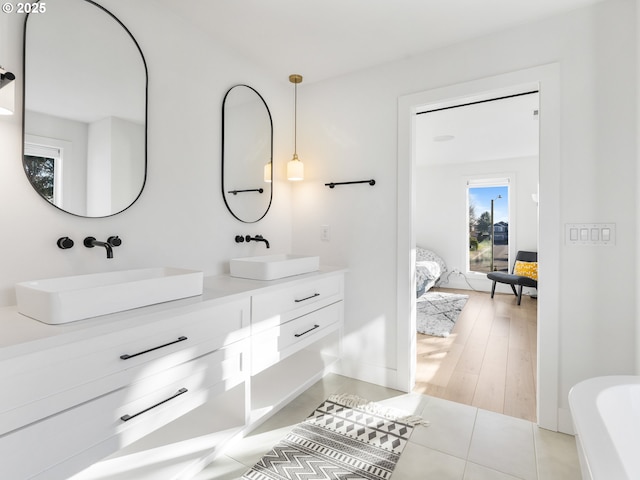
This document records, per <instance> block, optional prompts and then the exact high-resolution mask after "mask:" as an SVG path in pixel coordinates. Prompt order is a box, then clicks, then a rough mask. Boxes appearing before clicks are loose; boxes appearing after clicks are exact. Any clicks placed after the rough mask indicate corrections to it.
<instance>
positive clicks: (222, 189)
mask: <svg viewBox="0 0 640 480" xmlns="http://www.w3.org/2000/svg"><path fill="white" fill-rule="evenodd" d="M236 87H246V88H248V89H250V90H252V91H253V92H254V93H255V94H256V95H257V96H258V98H259V99H260V100H261V101H262V103H263V104H264V108H265V109H266V110H267V115H268V116H269V127H270V129H271V133H270V138H269V140H270V142H269V143H270V145H269V147H270V151H269V164H270V165H271V188H270V189H269V192H270V195H269V205H267V208H266V209H265V212H264V213H263V214H262V216H261V217H260V218H258V219H257V220H243V219H241V218H240V217H238V216H237V215H236V214H235V213H234V212H233V210H232V209H231V206H230V205H229V203H228V202H227V197H226V195H225V191H224V162H225V158H224V127H225V124H224V106H225V102H226V101H227V97H228V96H229V94H230V93H231V90H233V89H234V88H236ZM221 138H222V140H221V159H222V161H221V162H220V163H221V171H220V192H221V193H222V199H223V200H224V204H225V206H226V207H227V210H229V213H230V214H231V215H232V216H233V218H235V219H236V220H238V221H240V222H242V223H256V222H259V221H260V220H262V219H263V218H264V217H265V216H266V215H267V213H269V209H270V208H271V202H272V201H273V118H272V117H271V111H270V110H269V106H268V105H267V102H266V101H265V100H264V98H263V97H262V95H260V93H259V92H258V91H257V90H256V89H255V88H253V87H251V86H249V85H246V84H244V83H238V84H236V85H233V86H232V87H231V88H229V90H227V93H225V94H224V97H223V99H222V137H221Z"/></svg>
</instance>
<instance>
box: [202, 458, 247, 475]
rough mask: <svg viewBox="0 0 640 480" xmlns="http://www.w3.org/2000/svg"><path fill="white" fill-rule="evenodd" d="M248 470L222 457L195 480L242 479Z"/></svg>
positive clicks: (240, 464)
mask: <svg viewBox="0 0 640 480" xmlns="http://www.w3.org/2000/svg"><path fill="white" fill-rule="evenodd" d="M247 470H248V468H247V466H246V465H244V464H242V463H238V462H236V461H235V460H233V459H231V458H229V457H227V456H226V455H221V456H220V457H218V458H217V459H216V460H215V461H214V462H213V463H210V464H209V465H207V467H206V468H205V469H204V470H202V471H201V472H200V473H199V474H198V475H196V476H195V477H193V480H214V479H215V480H235V479H237V478H240V477H242V475H244V473H245V472H246V471H247Z"/></svg>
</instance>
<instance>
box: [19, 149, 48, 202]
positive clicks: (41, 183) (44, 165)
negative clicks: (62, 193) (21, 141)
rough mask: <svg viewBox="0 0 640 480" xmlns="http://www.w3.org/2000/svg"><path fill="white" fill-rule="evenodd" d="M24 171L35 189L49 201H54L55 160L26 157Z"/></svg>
mask: <svg viewBox="0 0 640 480" xmlns="http://www.w3.org/2000/svg"><path fill="white" fill-rule="evenodd" d="M24 169H25V170H26V171H27V176H28V177H29V178H30V179H31V183H32V184H33V186H34V188H35V189H36V190H37V191H38V192H39V193H40V194H41V195H42V196H43V197H44V198H46V199H47V200H49V201H50V202H52V201H53V187H54V181H53V180H54V171H55V160H54V159H53V158H46V157H39V156H33V155H25V156H24Z"/></svg>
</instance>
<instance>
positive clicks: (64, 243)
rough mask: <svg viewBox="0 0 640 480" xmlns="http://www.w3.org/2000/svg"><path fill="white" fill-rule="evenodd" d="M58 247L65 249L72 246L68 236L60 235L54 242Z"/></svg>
mask: <svg viewBox="0 0 640 480" xmlns="http://www.w3.org/2000/svg"><path fill="white" fill-rule="evenodd" d="M56 244H57V245H58V247H59V248H61V249H63V250H66V249H67V248H71V247H73V240H71V239H70V238H69V237H60V238H59V239H58V241H57V242H56Z"/></svg>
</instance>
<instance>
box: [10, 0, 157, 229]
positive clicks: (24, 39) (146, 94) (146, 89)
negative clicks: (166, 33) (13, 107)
mask: <svg viewBox="0 0 640 480" xmlns="http://www.w3.org/2000/svg"><path fill="white" fill-rule="evenodd" d="M84 1H85V2H87V3H90V4H91V5H93V6H95V7H98V8H99V9H100V10H102V11H103V12H105V13H106V14H107V15H109V16H110V17H111V18H112V19H113V20H115V21H116V22H117V23H118V24H119V25H120V26H121V27H122V28H123V29H124V31H125V32H126V33H127V35H129V37H130V38H131V40H132V41H133V44H134V45H135V46H136V48H137V49H138V52H139V53H140V58H141V59H142V65H143V66H144V74H145V84H144V176H143V178H142V185H141V186H140V192H138V195H136V197H135V198H134V199H133V200H132V201H131V203H130V204H129V206H127V207H126V208H123V209H122V210H120V211H118V212H114V213H112V214H110V215H103V216H88V215H80V214H77V213H73V212H69V211H67V210H65V209H64V208H60V207H58V206H57V205H55V204H53V203H51V202H50V201H48V200H47V199H46V198H45V197H43V196H42V195H41V194H40V193H39V192H38V191H37V190H35V188H34V191H35V192H36V193H37V194H38V196H39V197H40V198H42V199H43V200H44V201H45V202H47V204H49V205H51V206H53V207H55V208H57V209H58V210H60V211H62V212H65V213H68V214H69V215H73V216H76V217H80V218H107V217H112V216H114V215H118V214H119V213H122V212H124V211H125V210H128V209H129V208H130V207H131V206H132V205H133V204H134V203H136V202H137V201H138V199H139V198H140V196H141V195H142V192H143V191H144V187H145V185H146V183H147V170H148V168H147V166H148V160H147V159H148V155H149V154H148V135H149V134H148V131H149V70H148V68H147V61H146V59H145V58H144V53H142V49H141V48H140V44H139V43H138V41H137V40H136V39H135V37H134V36H133V34H132V33H131V31H130V30H129V29H128V28H127V27H126V26H125V24H124V23H122V22H121V21H120V19H119V18H118V17H116V16H115V15H114V14H113V13H111V12H110V11H109V10H107V9H106V8H105V7H103V6H102V5H100V4H98V3H96V2H94V1H93V0H84ZM39 2H40V0H36V3H39ZM39 15H46V14H42V13H40V14H39ZM30 16H31V13H28V14H27V15H26V16H25V19H24V28H23V34H22V158H21V160H22V164H23V170H24V172H25V175H26V176H27V180H28V181H29V184H30V185H31V186H32V187H33V185H32V184H31V179H29V176H28V175H27V171H26V169H25V168H24V167H25V165H24V142H25V104H26V102H25V97H26V83H27V82H26V70H27V66H26V63H27V62H26V60H27V22H28V21H29V17H30Z"/></svg>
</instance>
